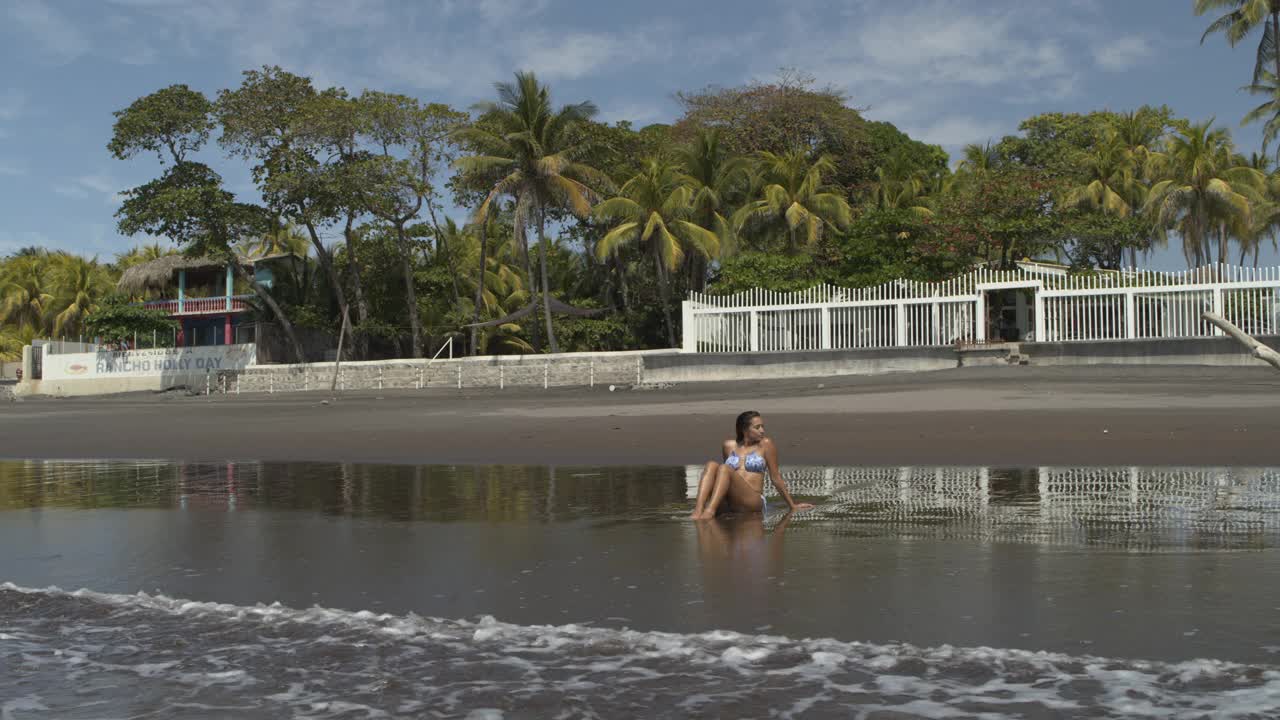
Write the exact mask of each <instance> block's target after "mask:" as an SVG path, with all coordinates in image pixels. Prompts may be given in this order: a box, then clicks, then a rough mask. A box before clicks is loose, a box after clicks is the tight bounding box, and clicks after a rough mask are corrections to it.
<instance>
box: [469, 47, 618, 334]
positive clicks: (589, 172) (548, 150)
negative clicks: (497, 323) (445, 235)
mask: <svg viewBox="0 0 1280 720" xmlns="http://www.w3.org/2000/svg"><path fill="white" fill-rule="evenodd" d="M515 77H516V80H515V82H514V83H505V82H504V83H497V84H496V86H495V87H496V88H497V91H498V101H497V102H493V103H482V104H480V105H479V106H477V107H478V109H479V110H480V112H481V121H482V122H481V123H479V124H477V125H474V126H471V127H467V128H464V129H462V130H459V131H458V132H457V133H456V135H455V137H456V138H457V139H458V140H459V141H461V142H463V143H465V144H468V145H470V146H471V147H473V148H474V149H475V150H476V152H477V154H476V155H472V156H470V157H464V158H460V159H459V160H458V161H457V162H456V163H455V164H456V166H457V167H458V168H459V169H460V170H462V171H463V172H464V173H476V174H479V175H480V176H481V177H485V178H495V181H494V182H493V183H492V185H491V186H490V188H489V191H488V193H487V194H486V196H485V199H484V201H483V202H482V203H481V204H480V207H479V209H478V210H477V211H476V214H475V221H476V222H483V221H484V220H485V219H486V218H487V217H488V216H489V213H490V206H491V205H492V204H493V202H494V200H495V199H497V198H500V197H503V196H508V197H511V198H513V199H514V200H515V213H514V221H513V223H514V227H513V229H514V230H515V236H516V238H517V241H518V242H519V243H520V247H521V249H522V251H523V257H524V261H525V274H526V276H527V278H528V285H529V287H530V288H536V287H537V285H535V284H534V282H533V270H532V265H531V262H530V260H529V244H528V240H527V238H526V235H525V231H526V229H527V228H529V227H530V226H535V227H537V230H538V253H539V266H540V271H541V280H542V287H541V294H542V310H543V317H544V320H545V322H546V332H547V340H548V342H549V343H550V345H551V351H552V352H559V345H558V343H557V342H556V337H555V329H554V328H553V327H552V325H551V305H550V302H549V293H550V288H549V287H547V262H546V256H547V247H546V246H547V236H546V219H547V210H548V209H551V208H560V209H565V210H568V211H569V212H571V213H573V214H574V215H576V216H578V217H586V216H587V215H588V214H589V213H590V212H591V203H592V202H593V201H595V200H596V199H597V193H596V189H595V188H607V187H608V186H609V184H610V183H609V180H608V178H607V177H605V176H604V175H603V174H602V173H600V172H599V171H598V170H596V169H595V168H592V167H590V166H589V165H586V164H583V163H581V162H579V158H580V157H581V156H582V154H583V152H584V150H585V147H584V145H582V144H581V143H580V142H577V141H575V140H574V139H573V133H572V132H571V131H572V129H573V128H574V126H575V125H577V124H579V123H581V122H583V121H586V120H588V119H590V118H591V117H593V116H594V115H595V114H596V112H597V111H596V106H595V105H593V104H592V103H589V102H582V103H578V104H576V105H566V106H564V107H562V108H560V109H559V110H557V111H553V110H552V106H551V94H550V92H549V91H548V89H547V87H546V86H545V85H542V84H540V83H539V82H538V79H537V77H536V76H535V75H534V74H533V73H531V72H517V73H516V75H515ZM535 337H536V335H535Z"/></svg>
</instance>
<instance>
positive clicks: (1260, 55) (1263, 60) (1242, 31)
mask: <svg viewBox="0 0 1280 720" xmlns="http://www.w3.org/2000/svg"><path fill="white" fill-rule="evenodd" d="M1223 8H1228V10H1227V12H1226V13H1224V14H1223V15H1222V16H1221V17H1219V18H1218V19H1217V20H1214V21H1213V23H1211V24H1210V25H1209V27H1208V28H1207V29H1205V31H1204V34H1203V35H1201V36H1200V44H1201V45H1203V44H1204V41H1205V39H1207V38H1208V37H1209V36H1210V35H1212V34H1214V33H1218V32H1220V33H1222V34H1223V35H1226V37H1227V44H1228V45H1230V46H1231V47H1235V46H1236V45H1237V44H1238V43H1239V42H1240V41H1241V40H1243V39H1245V38H1246V37H1248V36H1249V34H1250V33H1252V32H1253V31H1254V30H1255V29H1256V28H1257V27H1258V26H1262V39H1261V40H1260V41H1259V42H1258V50H1257V54H1256V56H1255V59H1254V65H1253V82H1254V83H1255V84H1256V83H1257V82H1258V80H1260V79H1261V78H1262V73H1263V72H1264V71H1265V70H1266V66H1267V65H1268V64H1272V65H1273V72H1272V74H1273V75H1276V76H1280V0H1195V6H1194V9H1195V13H1196V15H1204V14H1205V13H1208V12H1209V11H1211V10H1221V9H1223Z"/></svg>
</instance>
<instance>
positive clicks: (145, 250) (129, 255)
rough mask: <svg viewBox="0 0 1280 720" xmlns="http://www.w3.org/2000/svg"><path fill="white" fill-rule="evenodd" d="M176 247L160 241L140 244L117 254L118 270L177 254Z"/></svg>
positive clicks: (116, 263) (116, 264) (116, 265)
mask: <svg viewBox="0 0 1280 720" xmlns="http://www.w3.org/2000/svg"><path fill="white" fill-rule="evenodd" d="M177 254H178V251H177V249H176V248H171V247H164V246H163V245H161V244H160V243H150V244H147V245H138V246H136V247H133V248H131V249H130V250H129V251H128V252H124V253H119V254H118V255H116V261H115V267H116V270H119V271H124V270H128V269H129V268H131V267H133V266H134V265H141V264H142V263H145V262H151V261H152V260H157V259H159V258H162V257H166V256H168V255H177Z"/></svg>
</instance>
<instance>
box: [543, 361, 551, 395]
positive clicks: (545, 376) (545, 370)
mask: <svg viewBox="0 0 1280 720" xmlns="http://www.w3.org/2000/svg"><path fill="white" fill-rule="evenodd" d="M550 375H551V363H546V364H545V365H543V366H542V389H543V390H546V389H547V380H548V379H549V378H550Z"/></svg>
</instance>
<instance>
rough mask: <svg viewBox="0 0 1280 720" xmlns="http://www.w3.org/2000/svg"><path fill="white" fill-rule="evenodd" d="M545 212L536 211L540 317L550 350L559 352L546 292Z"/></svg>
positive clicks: (548, 291) (548, 285) (547, 290)
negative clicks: (540, 292) (544, 325)
mask: <svg viewBox="0 0 1280 720" xmlns="http://www.w3.org/2000/svg"><path fill="white" fill-rule="evenodd" d="M546 223H547V217H546V213H544V212H543V211H541V210H539V211H538V265H539V268H538V274H539V275H540V276H541V279H542V317H543V319H544V320H545V322H546V325H547V344H548V345H550V346H551V352H553V353H558V352H560V345H559V344H558V343H557V342H556V330H555V327H554V326H552V324H551V303H550V301H549V298H548V293H550V292H551V286H550V284H549V283H548V282H547V235H546Z"/></svg>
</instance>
